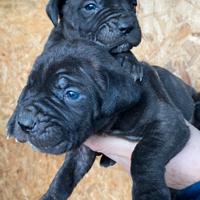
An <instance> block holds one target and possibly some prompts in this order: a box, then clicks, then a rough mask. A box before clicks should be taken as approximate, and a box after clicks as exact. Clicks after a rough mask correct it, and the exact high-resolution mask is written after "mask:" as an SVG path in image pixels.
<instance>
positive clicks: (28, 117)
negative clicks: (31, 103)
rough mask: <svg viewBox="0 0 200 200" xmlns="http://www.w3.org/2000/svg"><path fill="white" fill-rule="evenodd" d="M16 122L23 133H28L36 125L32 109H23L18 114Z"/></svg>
mask: <svg viewBox="0 0 200 200" xmlns="http://www.w3.org/2000/svg"><path fill="white" fill-rule="evenodd" d="M18 124H19V126H20V128H21V129H22V130H23V131H24V132H25V133H30V132H31V131H32V130H33V128H34V127H35V125H36V119H35V112H34V110H33V109H32V108H26V109H24V110H23V111H22V112H21V113H20V114H19V117H18Z"/></svg>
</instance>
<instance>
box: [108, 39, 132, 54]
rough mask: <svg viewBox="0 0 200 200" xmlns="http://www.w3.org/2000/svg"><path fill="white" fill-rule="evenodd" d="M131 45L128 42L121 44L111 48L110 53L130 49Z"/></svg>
mask: <svg viewBox="0 0 200 200" xmlns="http://www.w3.org/2000/svg"><path fill="white" fill-rule="evenodd" d="M131 48H132V45H131V44H130V43H128V42H127V43H124V44H121V45H119V46H117V47H115V48H113V49H111V53H123V52H127V51H129V50H131Z"/></svg>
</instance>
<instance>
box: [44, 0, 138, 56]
mask: <svg viewBox="0 0 200 200" xmlns="http://www.w3.org/2000/svg"><path fill="white" fill-rule="evenodd" d="M136 5H137V1H136V0H109V1H108V0H101V1H100V0H96V1H94V0H76V1H74V0H50V1H49V3H48V5H47V14H48V16H49V17H50V19H51V20H52V22H53V24H54V25H55V26H56V25H57V24H58V21H59V20H60V23H61V24H62V25H63V27H65V28H64V30H63V34H64V35H65V36H66V37H67V38H71V39H74V38H84V39H88V40H91V41H94V42H96V43H98V44H100V45H102V46H105V47H106V48H107V49H108V50H109V51H111V52H112V53H120V52H126V51H128V50H130V49H131V48H132V47H133V46H137V45H138V44H139V43H140V41H141V29H140V26H139V23H138V20H137V17H136V10H135V7H136Z"/></svg>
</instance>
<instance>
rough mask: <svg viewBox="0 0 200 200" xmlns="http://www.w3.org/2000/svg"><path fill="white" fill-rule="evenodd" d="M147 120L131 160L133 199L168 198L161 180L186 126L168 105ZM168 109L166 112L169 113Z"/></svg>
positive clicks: (184, 138) (186, 133) (179, 146)
mask: <svg viewBox="0 0 200 200" xmlns="http://www.w3.org/2000/svg"><path fill="white" fill-rule="evenodd" d="M164 110H165V111H166V110H167V111H168V114H167V115H164V113H161V114H160V115H159V116H158V119H162V120H161V121H158V119H157V120H156V121H154V122H153V123H151V124H149V126H148V127H147V131H146V133H145V135H144V138H143V139H142V140H141V142H140V143H139V144H138V145H137V146H136V148H135V150H134V152H133V155H132V163H131V175H132V178H133V199H134V200H150V199H152V200H171V195H170V191H169V189H168V188H167V186H166V183H165V178H164V174H165V165H166V164H167V162H168V161H169V160H170V159H171V158H172V157H173V156H175V155H176V154H177V153H178V152H179V151H180V150H181V149H182V148H183V147H184V145H185V143H186V142H187V141H188V138H189V130H188V128H187V126H186V125H185V122H184V119H183V117H182V116H181V115H180V116H178V114H177V112H174V111H173V110H172V109H170V107H169V106H168V107H165V109H164ZM169 113H170V114H169Z"/></svg>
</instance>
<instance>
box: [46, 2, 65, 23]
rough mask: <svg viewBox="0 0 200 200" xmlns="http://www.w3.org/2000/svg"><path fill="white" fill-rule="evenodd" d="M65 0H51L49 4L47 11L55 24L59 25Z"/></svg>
mask: <svg viewBox="0 0 200 200" xmlns="http://www.w3.org/2000/svg"><path fill="white" fill-rule="evenodd" d="M65 1H66V0H49V3H48V4H47V7H46V12H47V15H48V17H49V18H50V19H51V21H52V23H53V24H54V26H57V24H58V19H59V18H61V17H62V7H63V5H64V4H65Z"/></svg>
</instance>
